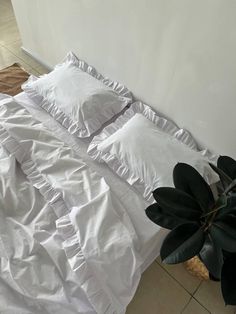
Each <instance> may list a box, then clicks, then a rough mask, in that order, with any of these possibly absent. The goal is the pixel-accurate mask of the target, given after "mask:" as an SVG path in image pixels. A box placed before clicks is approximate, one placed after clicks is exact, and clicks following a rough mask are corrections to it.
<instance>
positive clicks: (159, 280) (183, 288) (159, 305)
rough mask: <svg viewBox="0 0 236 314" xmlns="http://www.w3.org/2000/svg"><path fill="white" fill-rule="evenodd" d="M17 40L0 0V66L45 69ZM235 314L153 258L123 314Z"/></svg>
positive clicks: (212, 293)
mask: <svg viewBox="0 0 236 314" xmlns="http://www.w3.org/2000/svg"><path fill="white" fill-rule="evenodd" d="M20 46H21V40H20V35H19V32H18V29H17V25H16V21H15V18H14V13H13V10H12V6H11V2H10V0H0V69H1V68H4V67H6V66H8V65H10V64H12V63H14V62H19V63H20V64H21V65H22V66H23V67H24V68H25V69H26V70H27V71H28V72H30V73H32V74H35V75H39V74H43V73H46V72H47V69H45V68H44V67H43V66H42V65H40V64H39V63H37V62H36V61H35V60H33V59H32V58H31V57H29V56H28V55H26V54H25V53H24V52H22V51H21V49H20ZM179 313H183V314H207V313H212V314H226V313H229V314H231V313H232V314H235V313H236V309H235V307H230V306H227V307H225V306H224V303H223V301H222V297H221V293H220V286H219V284H218V283H215V282H201V281H200V280H198V279H196V278H194V277H192V276H191V275H189V274H188V273H187V272H186V270H185V269H184V267H183V266H182V265H176V266H164V265H162V264H161V262H160V260H159V259H157V261H155V262H154V263H153V264H152V265H151V266H150V267H149V268H148V269H147V271H146V272H145V273H144V274H143V276H142V280H141V283H140V286H139V288H138V291H137V293H136V295H135V297H134V300H133V301H132V302H131V304H130V305H129V307H128V310H127V314H179Z"/></svg>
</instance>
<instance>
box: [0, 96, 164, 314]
mask: <svg viewBox="0 0 236 314" xmlns="http://www.w3.org/2000/svg"><path fill="white" fill-rule="evenodd" d="M16 99H17V100H18V101H19V102H20V103H21V104H24V106H25V107H26V108H27V110H29V111H30V112H31V114H32V115H33V116H34V117H37V120H40V121H43V124H44V125H46V126H47V127H48V128H49V129H50V130H51V131H52V132H53V133H54V134H56V136H57V137H58V138H60V140H62V141H63V142H64V143H66V144H67V145H68V146H69V147H70V148H73V150H74V151H75V152H76V153H77V154H79V155H80V156H81V157H82V158H83V160H84V161H85V162H86V164H88V165H89V167H88V166H87V165H85V164H84V163H83V161H82V160H81V158H80V157H78V156H76V155H73V158H74V159H75V160H74V162H75V163H78V165H80V167H81V168H82V170H81V171H77V172H76V174H77V176H76V180H77V181H78V185H81V186H84V185H85V184H86V189H85V190H83V193H82V194H83V195H80V196H84V197H85V198H83V197H77V194H76V190H75V189H74V191H73V187H71V186H70V187H67V186H66V185H65V182H63V180H60V179H59V178H60V169H61V170H62V171H61V173H63V175H64V174H65V169H63V166H62V165H63V164H61V163H60V164H58V165H59V167H58V165H55V168H54V170H55V171H53V175H52V174H50V175H48V174H47V179H49V181H50V182H49V183H50V184H51V185H54V188H56V190H57V191H58V190H60V192H61V193H62V196H63V200H64V201H65V202H66V204H67V206H69V207H70V208H71V210H70V214H69V215H63V214H64V213H60V212H59V213H57V214H55V208H53V209H52V207H51V206H50V205H49V204H48V203H46V202H45V200H44V199H43V198H42V196H41V194H40V193H39V191H38V190H37V189H36V188H34V187H32V182H30V181H29V179H27V178H26V176H25V174H24V173H23V172H22V170H21V168H20V166H19V164H18V163H16V162H15V160H14V157H13V156H12V155H9V153H7V152H6V151H1V157H0V158H1V165H5V166H4V167H1V168H0V170H1V186H0V187H1V190H0V193H1V205H2V206H1V208H0V215H1V216H0V217H1V218H0V225H1V239H2V241H1V242H0V243H1V251H0V253H1V264H0V313H59V314H60V313H63V314H67V313H96V312H98V313H102V314H103V313H122V312H124V311H125V306H126V305H127V304H128V303H129V301H130V300H131V298H132V296H133V294H134V292H135V289H136V287H137V284H138V281H139V276H140V272H141V271H143V270H144V269H145V268H146V267H147V266H148V265H149V264H150V263H151V262H152V261H153V259H154V258H155V257H156V256H158V254H159V248H160V244H161V241H162V239H163V237H164V236H165V233H166V231H164V230H162V229H160V228H158V227H157V226H156V225H154V224H153V223H152V222H150V221H149V220H148V219H147V217H146V216H145V213H144V209H145V208H146V206H147V205H148V204H147V203H146V202H145V201H144V200H143V199H142V198H141V197H139V196H138V195H137V194H136V193H135V192H134V191H133V190H132V188H131V187H129V185H128V184H127V183H125V182H123V181H122V180H121V179H119V178H118V177H117V176H116V175H114V174H113V173H112V172H111V171H110V170H109V169H108V168H107V167H106V166H105V165H98V164H96V163H94V162H92V160H91V159H90V158H89V157H88V156H87V154H86V149H87V144H86V143H85V142H83V141H82V140H79V139H77V138H73V137H72V136H71V135H69V134H68V133H67V131H66V130H65V129H63V128H62V127H61V126H59V124H58V123H56V122H55V121H53V119H52V118H51V117H50V116H49V115H48V114H47V113H46V112H44V111H43V110H42V109H40V108H39V107H37V108H36V107H35V106H34V105H33V104H32V102H31V101H30V100H29V99H28V98H27V97H26V96H25V94H23V93H22V94H20V95H18V96H17V97H16ZM13 109H14V108H13V107H12V108H11V110H13ZM19 121H20V120H18V122H17V123H16V120H14V119H13V120H12V121H8V127H9V130H8V131H9V132H12V134H11V135H12V136H13V138H14V137H18V139H17V141H21V144H20V145H23V146H24V147H30V141H28V143H26V142H27V141H26V142H25V141H24V140H23V137H25V138H29V137H30V136H31V135H30V133H25V129H24V131H23V132H21V131H20V130H21V128H19ZM12 123H13V124H14V123H16V124H17V125H18V127H16V128H15V127H13V128H12V127H11V126H10V124H12ZM6 128H7V124H6V123H5V129H6ZM36 129H37V128H36ZM22 130H23V129H22ZM3 133H4V132H2V134H3ZM35 134H36V133H35ZM35 134H34V135H33V134H32V136H36V135H35ZM8 135H9V134H8ZM4 138H5V139H6V137H5V135H4V136H3V137H2V139H4ZM22 141H23V142H22ZM39 142H40V141H39ZM8 143H10V142H8ZM41 144H42V143H41ZM57 144H58V143H57ZM25 145H26V146H25ZM28 145H29V146H28ZM11 147H12V146H11V145H10V146H9V147H8V149H9V150H11V149H12V148H11ZM38 147H40V146H38ZM31 148H32V147H31ZM41 148H42V147H41ZM30 150H31V151H32V149H30ZM69 150H70V149H69ZM12 153H14V151H12ZM35 153H36V154H37V150H36V151H35ZM70 154H74V153H73V152H71V153H70ZM62 155H63V154H62ZM20 156H21V155H19V156H18V158H19V161H21V157H20ZM70 156H71V155H70ZM43 160H44V156H41V159H40V162H41V164H42V165H43V166H42V167H41V168H40V171H41V170H42V171H48V167H47V164H46V163H43ZM61 167H62V168H61ZM24 170H25V171H26V172H27V169H25V168H24ZM50 170H51V169H49V171H50ZM58 175H59V177H58ZM70 175H72V178H71V180H72V182H73V176H74V175H75V174H74V172H73V171H72V172H71V173H70ZM70 175H69V178H70ZM100 175H101V176H103V177H104V178H105V181H104V179H102V177H101V176H100ZM31 179H32V178H31ZM91 183H92V184H91ZM72 185H73V184H72ZM74 187H75V186H74ZM19 195H20V197H19ZM88 195H89V197H88ZM82 199H86V202H85V203H84V204H82ZM6 200H7V202H6ZM91 204H95V206H93V208H94V209H95V208H96V209H97V210H96V211H94V210H93V214H89V215H87V214H86V213H89V211H91V210H92V209H91V208H92V206H90V205H91ZM81 208H82V209H83V210H82V211H80V210H79V209H81ZM109 208H111V210H110V211H109ZM86 209H87V211H86ZM81 213H85V215H84V214H83V215H81ZM112 213H113V214H112ZM117 215H118V216H117ZM126 216H127V217H126ZM109 217H110V218H111V219H110V218H109ZM117 217H118V218H119V219H118V218H117ZM125 217H126V218H125ZM109 219H110V220H109ZM56 221H57V225H56V223H55V222H56ZM98 221H99V223H97V224H96V222H98ZM103 222H106V223H107V224H108V225H107V226H109V222H111V225H112V224H114V226H115V225H116V226H117V229H116V228H115V229H114V230H112V228H110V229H111V230H110V229H109V228H107V229H108V230H109V232H110V233H109V232H108V233H107V234H105V235H104V238H103V236H102V235H103V233H104V230H106V228H105V229H104V224H103ZM68 223H69V225H70V223H71V224H72V225H73V227H74V229H75V230H76V234H77V233H79V234H80V240H81V239H82V238H83V237H84V238H83V240H82V242H81V243H82V247H83V253H86V254H85V255H86V262H87V263H85V264H82V263H79V264H78V263H77V264H75V263H74V262H78V258H79V257H81V255H80V254H78V256H77V257H76V258H77V259H75V258H74V256H75V255H73V254H72V255H73V256H70V249H71V247H73V245H72V242H70V243H68V242H66V240H67V239H66V238H70V239H71V240H72V237H71V236H72V235H71V234H70V231H71V229H70V228H67V227H68V226H69V225H68ZM86 224H87V225H89V226H90V227H89V228H86ZM94 225H96V226H97V229H96V228H93V226H94ZM122 228H123V229H122ZM129 228H131V229H132V228H134V229H132V230H131V229H129ZM62 229H63V230H64V231H65V230H66V229H68V230H69V234H68V235H67V233H66V232H61V231H62ZM94 229H95V230H96V231H95V230H94ZM117 230H123V231H122V234H127V237H125V238H123V240H122V241H125V242H119V241H118V242H117V243H116V244H117V245H114V246H112V245H111V243H110V244H109V238H110V239H111V237H110V236H111V235H113V236H114V235H115V237H114V238H112V239H114V241H116V240H117V239H119V237H118V234H119V232H118V234H117ZM127 230H128V231H129V232H127ZM91 234H93V235H94V237H91ZM128 235H129V236H128ZM73 236H74V234H73ZM97 236H98V239H103V240H102V242H101V243H97V244H96V242H95V241H97V238H96V237H97ZM90 238H92V240H91V239H90ZM81 243H80V244H81ZM3 244H4V245H3ZM67 244H69V245H67ZM77 244H78V243H77ZM77 244H76V243H75V247H78V245H77ZM106 244H109V245H108V246H106ZM123 244H124V245H123ZM122 245H123V246H122ZM95 246H96V247H98V248H101V250H100V252H102V253H103V254H101V255H100V254H99V252H98V251H96V250H92V248H93V247H95ZM75 247H74V248H73V250H72V251H73V252H75V251H74V250H75ZM122 247H124V249H123V250H122ZM105 248H106V249H107V250H108V251H107V252H113V253H112V254H108V256H105V255H104V252H105V251H106V249H105ZM116 248H117V251H116ZM114 250H115V251H114ZM6 254H7V255H6ZM113 254H118V255H117V257H119V258H118V259H117V261H116V258H115V257H114V256H115V255H113ZM126 254H128V255H126ZM9 257H10V259H9ZM98 262H100V263H98ZM113 262H114V263H116V264H114V265H115V266H114V265H113V264H112V263H113ZM127 262H128V264H127ZM78 265H86V266H87V265H89V271H90V274H91V277H90V278H88V277H86V278H84V279H85V281H84V283H86V284H84V285H83V276H82V274H84V271H83V269H82V268H81V269H80V266H79V267H77V266H78ZM112 266H113V267H112ZM81 267H82V266H81ZM119 267H120V268H119ZM122 267H123V268H122ZM130 267H131V269H130ZM114 269H119V271H118V272H117V273H114V280H112V276H113V274H112V272H113V271H114ZM127 270H128V272H129V275H127V273H126V271H127ZM106 271H107V274H106ZM123 272H124V273H123ZM86 274H87V275H88V270H86ZM107 275H108V276H107ZM118 275H124V276H120V277H121V278H120V279H119V278H118ZM109 277H110V278H109ZM86 280H87V281H86ZM122 280H123V282H122ZM124 280H125V281H126V283H127V286H125V284H124ZM96 281H97V282H96ZM88 282H89V284H88ZM98 282H99V284H98ZM95 283H96V284H95ZM98 285H99V288H100V289H101V291H102V294H100V295H99V294H96V292H97V290H96V289H97V287H98ZM95 288H96V289H95ZM93 289H95V290H93ZM107 298H108V299H107ZM106 305H109V306H108V307H107V308H105V307H106ZM104 306H105V307H104Z"/></svg>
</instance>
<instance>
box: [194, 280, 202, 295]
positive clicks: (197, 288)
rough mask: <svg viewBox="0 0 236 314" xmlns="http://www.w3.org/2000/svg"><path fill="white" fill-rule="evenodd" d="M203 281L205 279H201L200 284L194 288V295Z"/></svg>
mask: <svg viewBox="0 0 236 314" xmlns="http://www.w3.org/2000/svg"><path fill="white" fill-rule="evenodd" d="M202 282H203V280H201V282H200V283H199V285H198V286H197V288H196V289H195V290H194V292H193V296H194V294H195V293H196V292H197V291H198V289H199V287H200V286H201V284H202Z"/></svg>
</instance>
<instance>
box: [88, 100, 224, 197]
mask: <svg viewBox="0 0 236 314" xmlns="http://www.w3.org/2000/svg"><path fill="white" fill-rule="evenodd" d="M88 154H89V155H90V156H91V157H92V158H93V159H94V160H97V161H99V162H106V163H107V164H108V166H109V167H110V168H111V169H112V170H113V171H115V172H116V173H117V174H118V175H119V176H120V177H121V178H123V179H124V180H126V181H127V182H128V183H129V184H130V185H132V186H134V187H135V188H136V189H137V190H138V192H140V193H141V194H142V195H143V196H144V198H146V199H147V200H148V201H150V202H152V201H153V198H152V191H153V190H155V189H156V188H157V187H160V186H173V179H172V172H173V168H174V166H175V164H176V163H178V162H185V163H189V164H191V165H192V166H193V167H195V168H196V169H197V170H198V171H199V172H200V173H201V174H202V175H203V176H204V178H205V179H206V180H207V182H208V183H209V184H212V183H214V182H216V181H218V177H217V176H216V175H215V173H214V172H213V171H212V170H211V168H210V166H209V165H208V160H209V159H210V160H211V161H213V162H214V160H216V156H214V155H212V154H211V153H209V152H208V151H202V152H199V151H198V148H197V144H196V142H195V141H194V139H193V137H192V136H191V135H190V134H189V133H188V132H187V131H186V130H183V129H179V128H178V127H177V126H176V125H175V124H174V123H173V122H171V121H169V120H167V119H165V118H163V117H160V116H158V115H157V114H156V113H155V112H154V111H153V110H152V109H151V108H150V107H149V106H147V105H144V104H143V103H141V102H136V103H134V104H132V105H131V107H130V108H129V109H128V110H126V111H125V113H124V114H123V115H122V116H120V117H119V118H118V119H117V120H116V121H115V122H114V123H112V124H110V125H109V126H107V127H106V128H105V129H104V130H103V131H102V132H101V133H100V134H99V135H98V136H96V137H94V139H93V140H92V142H91V143H90V145H89V148H88Z"/></svg>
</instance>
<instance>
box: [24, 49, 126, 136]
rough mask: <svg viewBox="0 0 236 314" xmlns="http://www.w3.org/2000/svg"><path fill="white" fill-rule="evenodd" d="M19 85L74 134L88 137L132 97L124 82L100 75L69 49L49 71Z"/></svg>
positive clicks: (120, 109)
mask: <svg viewBox="0 0 236 314" xmlns="http://www.w3.org/2000/svg"><path fill="white" fill-rule="evenodd" d="M22 89H23V90H24V91H25V92H26V93H27V95H28V96H29V97H30V98H31V99H32V100H33V101H34V102H35V103H36V104H37V105H39V106H41V107H42V108H44V109H45V110H46V111H47V112H48V113H49V114H50V115H51V116H53V117H54V118H55V119H56V120H57V121H58V122H59V123H61V124H62V125H63V126H64V127H65V128H66V129H68V131H69V132H70V133H71V134H74V135H76V136H78V137H89V136H90V135H91V134H92V133H94V132H96V131H97V130H98V129H99V128H100V127H101V126H102V125H103V124H104V123H105V122H106V121H108V120H110V119H111V118H112V117H113V116H114V115H116V114H117V113H119V112H120V111H122V109H123V108H125V107H126V106H127V105H128V104H129V103H130V102H131V101H132V94H131V92H130V91H129V90H128V89H127V88H126V87H125V86H123V85H121V84H119V83H117V82H115V81H112V80H110V79H108V78H104V77H103V76H102V75H101V74H100V73H98V72H97V71H96V69H95V68H94V67H92V66H90V65H88V64H87V63H85V62H84V61H82V60H79V59H77V57H76V56H75V55H74V54H73V53H72V52H70V53H68V55H67V56H66V58H65V60H64V61H63V63H62V64H58V65H57V66H56V67H55V69H54V70H53V71H52V72H50V73H49V74H45V75H43V76H41V77H40V78H36V77H34V76H31V77H30V78H29V79H28V81H27V82H26V83H24V84H23V85H22Z"/></svg>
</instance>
